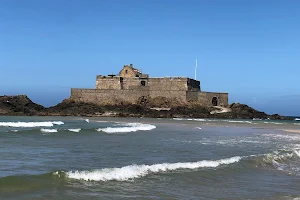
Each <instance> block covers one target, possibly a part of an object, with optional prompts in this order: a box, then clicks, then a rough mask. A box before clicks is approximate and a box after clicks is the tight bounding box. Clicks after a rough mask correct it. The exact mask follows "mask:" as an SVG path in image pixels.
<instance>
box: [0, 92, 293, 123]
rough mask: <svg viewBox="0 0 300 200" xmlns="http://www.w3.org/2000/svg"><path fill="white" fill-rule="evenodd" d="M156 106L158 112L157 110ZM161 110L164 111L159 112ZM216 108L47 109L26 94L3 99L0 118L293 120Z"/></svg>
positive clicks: (163, 102) (159, 104) (78, 105)
mask: <svg viewBox="0 0 300 200" xmlns="http://www.w3.org/2000/svg"><path fill="white" fill-rule="evenodd" d="M153 106H156V107H155V108H156V109H153ZM157 108H161V109H157ZM215 109H216V108H214V107H207V106H202V105H199V104H193V103H190V104H182V103H180V102H176V103H174V102H172V101H171V100H168V99H166V98H157V99H151V100H148V101H141V103H139V104H128V103H122V102H118V104H116V105H114V106H108V105H106V106H99V105H95V104H92V103H83V102H75V101H74V100H71V99H65V100H63V101H62V102H61V103H59V104H57V105H56V106H53V107H50V108H44V107H43V106H41V105H38V104H35V103H33V102H32V101H31V100H30V99H29V98H28V97H27V96H26V95H19V96H0V115H39V116H90V117H91V116H95V117H98V116H110V117H153V118H173V117H188V118H225V119H253V118H260V119H267V118H270V119H281V120H283V119H290V118H287V117H283V116H280V115H278V114H275V115H267V114H266V113H264V112H260V111H257V110H255V109H253V108H251V107H249V106H247V105H245V104H239V103H233V104H231V105H229V108H228V109H229V110H231V112H224V113H222V112H221V113H218V112H213V111H215ZM211 113H213V114H211Z"/></svg>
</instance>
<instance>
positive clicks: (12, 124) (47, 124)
mask: <svg viewBox="0 0 300 200" xmlns="http://www.w3.org/2000/svg"><path fill="white" fill-rule="evenodd" d="M62 124H64V122H62V121H52V122H51V121H49V122H0V126H6V127H24V128H32V127H52V126H54V125H62Z"/></svg>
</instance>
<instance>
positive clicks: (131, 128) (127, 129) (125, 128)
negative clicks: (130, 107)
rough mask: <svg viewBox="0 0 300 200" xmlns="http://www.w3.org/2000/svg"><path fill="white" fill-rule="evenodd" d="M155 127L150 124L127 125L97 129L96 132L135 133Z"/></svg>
mask: <svg viewBox="0 0 300 200" xmlns="http://www.w3.org/2000/svg"><path fill="white" fill-rule="evenodd" d="M155 128H156V126H154V125H151V124H141V123H127V124H125V126H123V127H107V128H99V129H97V131H99V132H100V131H103V132H105V133H129V132H136V131H149V130H152V129H155Z"/></svg>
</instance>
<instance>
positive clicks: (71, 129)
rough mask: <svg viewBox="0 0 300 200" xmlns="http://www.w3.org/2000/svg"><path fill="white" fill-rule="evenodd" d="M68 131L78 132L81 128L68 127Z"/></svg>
mask: <svg viewBox="0 0 300 200" xmlns="http://www.w3.org/2000/svg"><path fill="white" fill-rule="evenodd" d="M68 131H71V132H76V133H78V132H80V131H81V128H70V129H68Z"/></svg>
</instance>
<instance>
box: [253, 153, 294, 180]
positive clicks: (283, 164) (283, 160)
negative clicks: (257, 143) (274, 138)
mask: <svg viewBox="0 0 300 200" xmlns="http://www.w3.org/2000/svg"><path fill="white" fill-rule="evenodd" d="M299 158H300V150H299V149H289V150H285V149H281V150H278V151H274V152H273V153H268V154H263V155H261V156H257V158H256V159H255V160H254V161H255V163H256V166H262V167H268V166H269V167H270V166H271V168H275V169H277V170H280V171H283V172H287V173H289V174H297V175H299V174H300V167H299V161H300V159H299Z"/></svg>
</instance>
